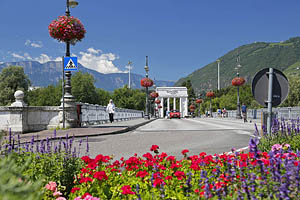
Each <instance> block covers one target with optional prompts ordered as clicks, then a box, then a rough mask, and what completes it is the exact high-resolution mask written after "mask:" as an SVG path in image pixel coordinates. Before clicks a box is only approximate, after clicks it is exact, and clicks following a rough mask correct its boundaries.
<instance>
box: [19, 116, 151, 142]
mask: <svg viewBox="0 0 300 200" xmlns="http://www.w3.org/2000/svg"><path fill="white" fill-rule="evenodd" d="M154 120H155V119H150V120H146V119H143V118H139V119H134V120H127V121H118V122H113V123H106V124H99V125H90V126H88V127H82V128H70V129H67V130H56V133H55V130H43V131H39V132H33V133H24V134H21V135H20V140H21V143H25V142H30V141H31V139H32V137H34V140H35V141H40V140H46V139H47V138H48V139H60V138H62V139H63V138H66V137H67V136H68V137H69V138H70V137H73V136H74V137H86V136H99V135H111V134H121V133H125V132H128V131H131V130H134V129H136V128H138V127H139V126H143V125H145V124H147V123H150V122H152V121H154Z"/></svg>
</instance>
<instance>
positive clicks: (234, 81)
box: [231, 77, 246, 86]
mask: <svg viewBox="0 0 300 200" xmlns="http://www.w3.org/2000/svg"><path fill="white" fill-rule="evenodd" d="M245 82H246V81H245V79H244V78H243V77H235V78H234V79H232V81H231V84H232V85H233V86H241V85H243V84H244V83H245Z"/></svg>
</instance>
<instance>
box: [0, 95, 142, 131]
mask: <svg viewBox="0 0 300 200" xmlns="http://www.w3.org/2000/svg"><path fill="white" fill-rule="evenodd" d="M15 98H16V101H15V102H14V103H12V104H11V106H0V131H8V130H11V131H12V132H14V133H25V132H34V131H41V130H45V129H52V128H57V127H62V119H63V117H62V116H63V114H62V107H61V106H27V105H26V104H25V103H24V101H23V98H24V93H23V92H22V91H16V92H15ZM68 106H69V107H65V118H66V120H65V121H68V119H70V120H73V121H74V124H75V127H78V126H80V125H88V124H100V123H106V122H108V121H109V116H108V113H107V112H106V107H105V106H99V105H92V104H87V103H75V102H74V104H72V105H71V106H72V107H70V105H68ZM76 108H77V112H76ZM80 108H81V109H80ZM71 115H72V116H71ZM73 115H74V116H73ZM143 115H144V112H143V111H138V110H130V109H122V108H116V110H115V115H114V119H115V120H116V121H119V120H130V119H136V118H142V117H143ZM66 127H67V126H66ZM70 127H72V126H70Z"/></svg>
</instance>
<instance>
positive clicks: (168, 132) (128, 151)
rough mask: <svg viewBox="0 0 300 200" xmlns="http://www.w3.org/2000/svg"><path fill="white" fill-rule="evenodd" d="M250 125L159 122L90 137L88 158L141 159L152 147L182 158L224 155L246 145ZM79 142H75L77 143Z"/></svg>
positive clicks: (203, 120) (216, 121) (204, 120)
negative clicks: (185, 152) (187, 153)
mask: <svg viewBox="0 0 300 200" xmlns="http://www.w3.org/2000/svg"><path fill="white" fill-rule="evenodd" d="M254 130H255V127H254V124H253V123H245V124H244V123H243V122H242V121H240V120H228V119H215V118H214V119H211V118H201V119H172V120H170V119H158V120H155V121H153V122H151V123H149V124H146V125H144V126H141V127H139V128H138V129H136V130H134V131H130V132H127V133H123V134H119V135H103V136H97V137H90V138H89V147H90V153H89V155H90V156H91V157H95V156H96V155H97V154H99V153H101V154H104V155H114V156H115V159H119V158H120V157H122V156H123V157H125V158H129V157H130V156H132V155H133V154H134V153H137V154H138V155H139V156H142V155H143V154H144V153H146V152H148V151H149V149H150V147H151V145H152V144H156V145H158V146H159V147H160V152H166V153H167V154H170V155H174V156H176V157H178V158H181V157H182V156H181V151H182V150H183V149H189V150H190V155H194V154H199V153H200V152H203V151H204V152H206V153H208V154H215V153H223V152H228V151H230V150H231V148H232V147H235V148H237V149H239V148H243V147H246V146H248V142H249V139H250V137H251V135H252V134H253V133H254ZM78 141H79V139H78V140H77V142H78Z"/></svg>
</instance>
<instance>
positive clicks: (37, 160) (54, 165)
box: [18, 152, 82, 194]
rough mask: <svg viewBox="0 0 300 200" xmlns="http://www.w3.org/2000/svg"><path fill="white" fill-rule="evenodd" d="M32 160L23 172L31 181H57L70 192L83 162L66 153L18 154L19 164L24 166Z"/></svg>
mask: <svg viewBox="0 0 300 200" xmlns="http://www.w3.org/2000/svg"><path fill="white" fill-rule="evenodd" d="M28 160H30V161H31V162H30V164H29V165H28V166H27V167H26V168H25V169H24V170H23V174H24V175H26V176H28V177H29V178H30V180H31V181H33V182H36V181H39V180H42V181H43V185H46V184H47V183H48V182H49V181H55V182H58V183H60V184H61V185H62V186H65V187H66V193H67V194H68V193H69V192H70V190H71V188H72V187H73V180H74V177H75V175H76V174H77V173H78V171H79V170H80V168H81V167H82V162H81V160H80V159H79V158H77V157H72V156H71V155H70V154H66V153H63V152H61V153H43V154H41V153H30V152H27V153H23V154H20V155H19V156H18V165H19V166H23V165H24V163H26V162H27V161H28Z"/></svg>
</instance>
